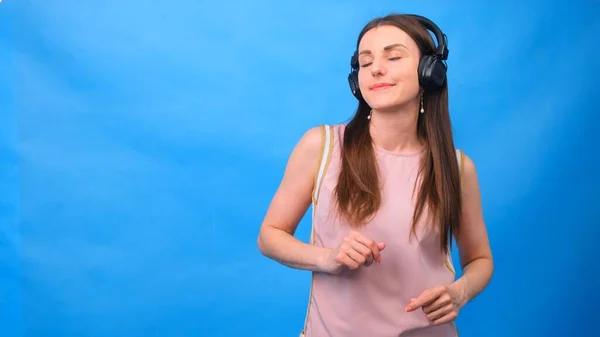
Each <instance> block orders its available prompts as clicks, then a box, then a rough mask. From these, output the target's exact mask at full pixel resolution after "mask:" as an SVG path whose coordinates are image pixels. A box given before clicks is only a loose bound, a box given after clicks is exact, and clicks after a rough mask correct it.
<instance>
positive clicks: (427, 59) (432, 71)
mask: <svg viewBox="0 0 600 337" xmlns="http://www.w3.org/2000/svg"><path fill="white" fill-rule="evenodd" d="M407 16H410V17H413V18H415V19H417V21H419V23H420V24H421V25H423V26H424V27H425V28H427V29H428V30H430V31H431V32H433V34H434V35H435V38H436V40H437V47H436V49H435V54H434V55H423V56H422V57H421V60H419V69H418V71H419V84H420V85H421V87H422V88H423V89H425V90H435V89H438V88H440V87H441V86H442V85H443V84H444V81H445V80H446V71H447V70H448V66H447V65H446V63H445V62H444V61H445V60H447V59H448V39H447V37H446V35H445V34H444V33H443V32H442V30H441V29H440V28H439V27H438V26H437V25H436V24H435V23H433V21H431V20H429V19H427V18H426V17H423V16H420V15H415V14H407ZM350 67H351V68H352V70H351V71H350V75H348V83H349V84H350V90H352V94H353V95H354V97H356V98H357V99H359V100H360V99H362V94H361V93H360V88H359V86H358V67H359V65H358V51H355V52H354V55H352V58H351V59H350Z"/></svg>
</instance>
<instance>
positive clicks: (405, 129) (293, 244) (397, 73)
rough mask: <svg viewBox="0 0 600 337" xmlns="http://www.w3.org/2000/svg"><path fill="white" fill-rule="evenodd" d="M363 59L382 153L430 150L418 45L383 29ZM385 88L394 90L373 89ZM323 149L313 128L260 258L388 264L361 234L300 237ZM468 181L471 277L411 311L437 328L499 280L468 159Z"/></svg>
mask: <svg viewBox="0 0 600 337" xmlns="http://www.w3.org/2000/svg"><path fill="white" fill-rule="evenodd" d="M359 53H360V55H359V65H360V68H359V69H360V70H359V84H360V88H361V91H362V93H363V97H364V98H365V100H366V101H367V102H368V103H369V106H371V107H372V113H371V121H370V132H371V134H372V138H373V142H374V146H377V147H380V148H383V149H386V150H388V151H395V152H398V153H411V152H414V151H416V150H418V149H420V148H421V147H422V145H423V144H422V143H421V142H420V141H419V139H418V137H417V119H418V114H419V109H420V99H421V93H422V90H421V88H420V87H419V83H418V77H417V67H418V62H419V59H420V52H419V49H418V47H417V45H416V43H415V42H414V41H413V40H412V39H411V38H410V36H408V35H407V34H406V33H404V32H403V31H402V30H400V29H398V28H396V27H392V26H382V27H378V28H374V29H372V30H370V31H369V32H367V33H366V34H365V35H364V37H363V39H362V40H361V42H360V44H359ZM381 83H388V84H390V86H387V87H383V88H379V89H375V88H373V86H374V85H377V84H381ZM425 113H427V112H425ZM320 147H321V133H320V130H319V129H318V128H311V129H309V130H308V131H307V132H306V133H305V134H304V135H303V136H302V137H301V139H300V140H299V142H298V143H297V145H296V147H295V148H294V150H293V151H292V153H291V155H290V158H289V160H288V164H287V167H286V169H285V172H284V176H283V178H282V181H281V183H280V186H279V188H278V190H277V191H276V193H275V195H274V197H273V199H272V202H271V204H270V206H269V208H268V210H267V213H266V215H265V218H264V220H263V223H262V225H261V228H260V233H259V236H258V247H259V249H260V251H261V252H262V253H263V254H264V255H265V256H267V257H269V258H272V259H273V260H276V261H278V262H280V263H282V264H284V265H286V266H289V267H292V268H296V269H304V270H312V271H316V272H325V273H332V274H336V273H339V272H340V271H341V270H343V269H344V268H349V269H357V268H366V267H368V266H370V265H371V264H372V263H374V262H375V263H381V251H382V250H384V249H385V243H384V242H376V241H374V240H372V239H371V238H368V237H365V236H364V235H362V234H360V233H358V232H354V231H352V232H350V233H349V234H348V235H347V236H346V237H345V238H344V239H343V240H342V242H340V243H339V245H338V246H337V247H331V248H327V247H326V248H323V247H316V246H314V245H310V244H306V243H304V242H302V241H300V240H298V239H296V238H295V237H294V233H295V231H296V228H297V226H298V223H299V222H300V220H301V219H302V217H303V216H304V214H305V213H306V211H307V210H308V207H309V206H310V203H311V194H312V189H313V183H314V179H315V167H316V164H317V161H318V159H319V156H320ZM463 174H464V175H463V179H464V182H463V189H462V197H463V206H462V222H461V231H460V233H459V234H457V235H456V237H455V239H456V242H457V245H458V249H459V255H460V263H461V267H462V269H463V275H462V276H461V277H460V278H459V279H457V280H456V281H455V282H453V283H451V284H447V285H445V284H441V285H438V286H436V287H433V288H431V289H427V290H425V291H423V292H422V293H421V294H415V295H414V296H415V297H414V298H413V299H411V301H410V302H409V303H407V306H406V311H408V312H410V311H414V310H419V309H420V310H422V311H423V312H424V313H425V314H426V315H427V317H428V319H429V320H430V322H431V324H434V325H438V324H443V323H447V322H450V321H452V320H454V319H456V317H457V316H458V313H459V311H460V309H461V308H462V307H463V306H464V305H465V304H466V303H468V302H469V301H471V300H472V299H473V298H474V297H475V296H477V295H478V294H479V293H480V292H481V291H482V290H483V289H484V288H485V287H486V286H487V284H488V283H489V281H490V279H491V277H492V273H493V260H492V253H491V249H490V244H489V240H488V235H487V230H486V227H485V223H484V219H483V214H482V206H481V197H480V189H479V182H478V178H477V172H476V169H475V165H474V163H473V161H472V160H471V159H470V158H469V157H468V156H465V158H464V173H463Z"/></svg>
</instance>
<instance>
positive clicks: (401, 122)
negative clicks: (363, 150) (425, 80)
mask: <svg viewBox="0 0 600 337" xmlns="http://www.w3.org/2000/svg"><path fill="white" fill-rule="evenodd" d="M418 109H419V107H418V106H417V107H415V106H413V105H412V104H411V106H410V107H407V108H405V109H401V110H396V111H378V110H375V109H374V110H373V111H372V112H371V120H370V122H369V131H370V132H371V138H372V139H373V144H374V146H375V147H377V148H380V149H383V150H385V151H390V152H396V153H414V152H416V151H418V150H420V149H421V148H422V147H423V143H422V142H421V141H420V140H419V138H418V136H417V120H418V118H419V110H418Z"/></svg>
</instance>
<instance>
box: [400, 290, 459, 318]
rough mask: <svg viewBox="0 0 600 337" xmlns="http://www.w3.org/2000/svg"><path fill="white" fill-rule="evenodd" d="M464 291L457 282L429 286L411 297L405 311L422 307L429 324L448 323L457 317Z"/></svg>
mask: <svg viewBox="0 0 600 337" xmlns="http://www.w3.org/2000/svg"><path fill="white" fill-rule="evenodd" d="M464 293H465V292H464V290H463V289H461V288H460V286H459V285H458V284H457V283H452V284H451V285H440V286H437V287H434V288H430V289H427V290H425V291H423V292H422V293H421V295H419V297H417V298H413V299H411V300H410V302H409V303H408V306H407V307H406V311H407V312H410V311H414V310H417V309H418V308H422V309H423V312H424V313H425V315H427V319H428V320H429V322H430V323H431V324H433V325H440V324H444V323H448V322H451V321H453V320H455V319H456V317H458V312H459V311H460V309H461V308H462V307H463V306H464V305H465V302H466V301H465V299H464V298H465V296H464Z"/></svg>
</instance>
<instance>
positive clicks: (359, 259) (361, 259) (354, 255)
mask: <svg viewBox="0 0 600 337" xmlns="http://www.w3.org/2000/svg"><path fill="white" fill-rule="evenodd" d="M346 254H347V255H348V257H350V258H351V259H352V260H354V261H355V262H356V263H358V264H359V265H362V264H364V263H365V262H367V258H366V257H365V256H364V255H362V254H361V253H360V252H357V251H356V250H353V249H351V250H349V251H348V252H347V253H346Z"/></svg>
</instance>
